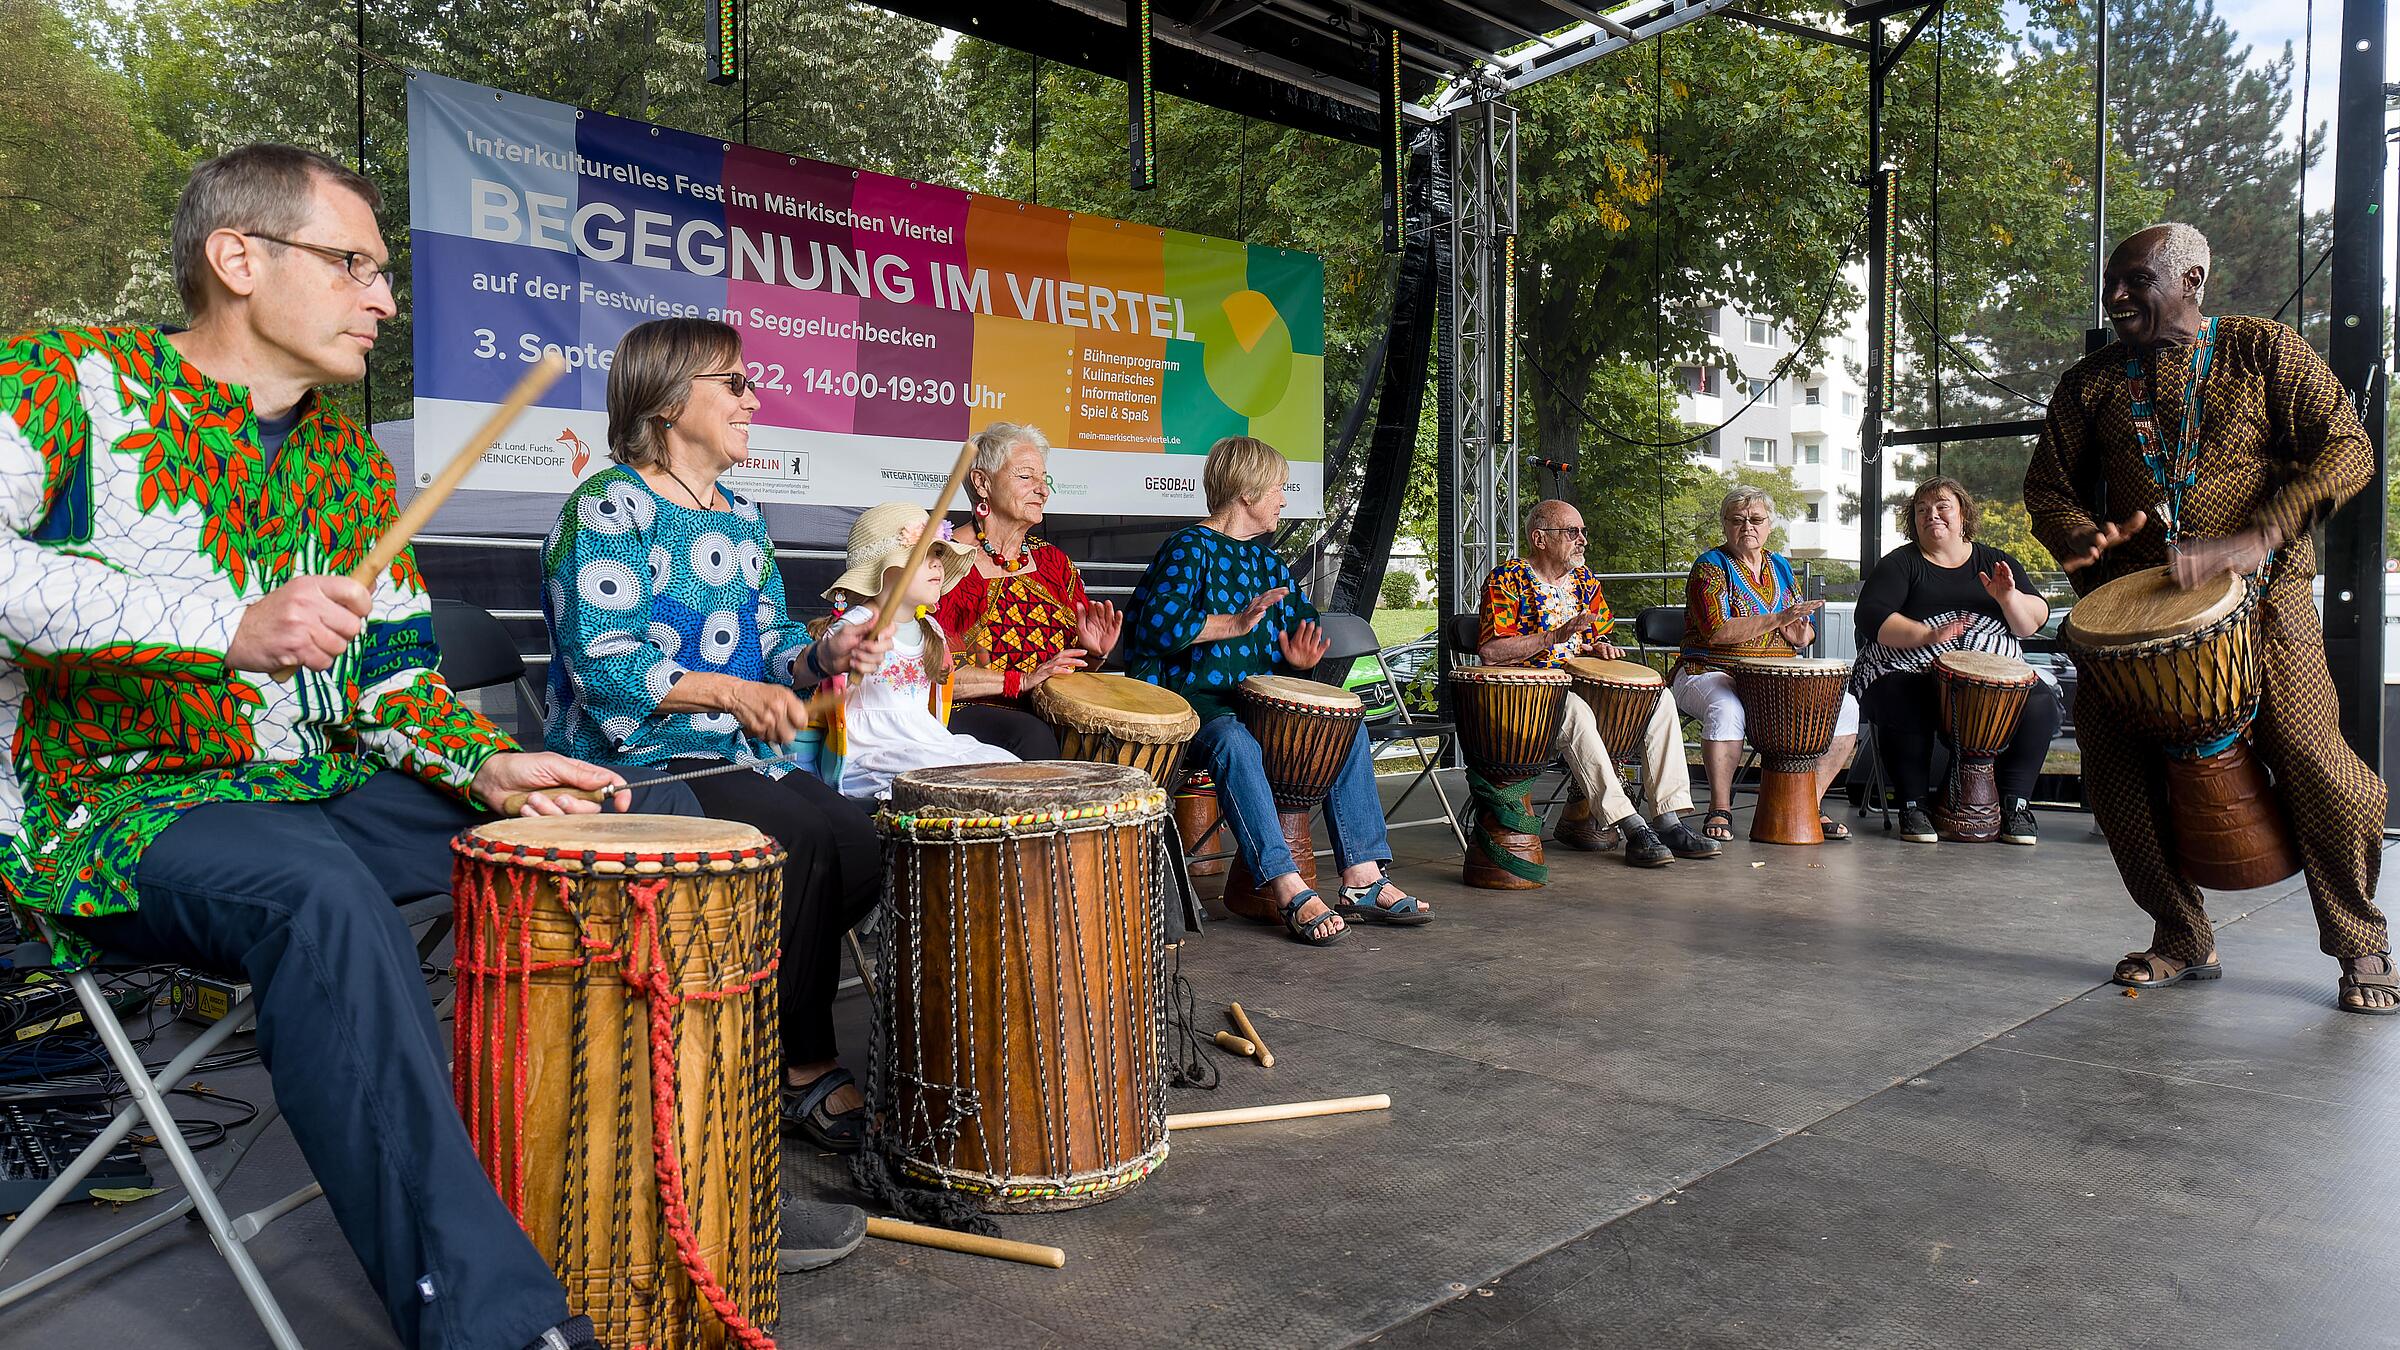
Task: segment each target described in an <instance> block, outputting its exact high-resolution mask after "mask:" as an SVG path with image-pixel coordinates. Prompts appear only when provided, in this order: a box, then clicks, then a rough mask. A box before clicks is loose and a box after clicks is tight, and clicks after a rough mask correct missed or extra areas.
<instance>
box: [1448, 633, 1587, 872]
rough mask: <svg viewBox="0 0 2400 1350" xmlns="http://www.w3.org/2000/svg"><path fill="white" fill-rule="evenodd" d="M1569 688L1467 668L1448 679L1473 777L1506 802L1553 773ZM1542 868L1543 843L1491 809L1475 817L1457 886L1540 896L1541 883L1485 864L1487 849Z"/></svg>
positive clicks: (1561, 678) (1519, 672) (1547, 673)
mask: <svg viewBox="0 0 2400 1350" xmlns="http://www.w3.org/2000/svg"><path fill="white" fill-rule="evenodd" d="M1570 684H1571V681H1570V680H1569V678H1568V676H1567V673H1566V672H1565V671H1563V670H1549V669H1542V668H1538V667H1531V666H1469V667H1465V668H1463V669H1459V670H1453V671H1451V672H1450V703H1451V709H1452V712H1453V714H1454V715H1455V716H1456V718H1457V721H1458V746H1459V750H1460V752H1461V753H1462V754H1464V755H1465V756H1466V760H1467V767H1468V769H1469V771H1471V772H1472V773H1474V774H1475V775H1476V776H1477V777H1479V778H1481V779H1483V780H1484V782H1486V783H1488V784H1490V785H1491V786H1492V787H1494V788H1497V789H1500V790H1501V791H1502V792H1503V793H1504V794H1507V795H1510V796H1514V795H1517V794H1515V793H1513V792H1510V790H1511V789H1514V788H1515V787H1516V786H1517V785H1518V784H1520V783H1523V782H1525V781H1527V780H1529V779H1531V778H1533V777H1535V776H1536V775H1538V774H1540V773H1541V772H1542V770H1543V769H1545V768H1547V767H1549V764H1550V761H1551V759H1552V758H1554V757H1555V749H1554V747H1555V746H1556V744H1557V741H1558V728H1559V724H1560V723H1561V722H1562V721H1564V720H1565V718H1566V712H1567V697H1568V688H1569V686H1570ZM1487 844H1488V845H1490V846H1492V847H1496V848H1498V849H1500V850H1501V851H1502V852H1505V853H1507V854H1509V855H1511V856H1513V857H1515V858H1517V859H1520V860H1522V861H1524V862H1527V863H1532V864H1535V865H1536V866H1540V865H1543V864H1544V863H1545V862H1546V860H1547V855H1546V854H1545V853H1544V851H1543V848H1542V837H1541V835H1539V834H1538V833H1535V832H1533V831H1531V830H1519V829H1512V828H1509V827H1508V826H1507V825H1506V824H1505V823H1503V821H1502V820H1501V819H1500V818H1499V817H1498V816H1495V815H1494V814H1493V812H1492V809H1491V807H1490V805H1489V804H1488V803H1483V804H1478V806H1477V808H1476V811H1475V834H1474V837H1473V838H1471V839H1470V840H1469V841H1468V846H1467V852H1466V857H1465V859H1464V860H1463V861H1462V863H1461V864H1460V869H1459V879H1460V880H1461V881H1463V882H1465V883H1466V884H1467V885H1469V886H1474V887H1477V888H1479V889H1482V890H1494V891H1522V890H1535V889H1539V888H1540V887H1541V886H1542V884H1543V883H1542V882H1540V881H1536V880H1531V879H1529V878H1526V877H1521V876H1518V875H1517V874H1515V873H1513V872H1510V871H1509V870H1507V869H1506V868H1505V867H1502V866H1501V865H1500V864H1498V863H1496V862H1494V861H1493V860H1492V859H1491V858H1490V857H1488V856H1486V854H1485V852H1484V849H1485V846H1486V845H1487Z"/></svg>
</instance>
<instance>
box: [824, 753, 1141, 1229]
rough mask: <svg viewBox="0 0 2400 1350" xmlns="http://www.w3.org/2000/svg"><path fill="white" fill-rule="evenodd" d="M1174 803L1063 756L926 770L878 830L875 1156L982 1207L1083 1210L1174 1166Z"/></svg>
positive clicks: (1102, 767) (1120, 774)
mask: <svg viewBox="0 0 2400 1350" xmlns="http://www.w3.org/2000/svg"><path fill="white" fill-rule="evenodd" d="M1166 817H1167V795H1166V793H1164V792H1162V791H1160V790H1159V787H1158V784H1157V783H1155V782H1153V781H1152V780H1151V778H1150V776H1149V775H1148V774H1145V773H1142V772H1140V771H1139V770H1136V769H1130V768H1125V767H1123V766H1120V765H1112V764H1075V763H1069V762H1064V761H1049V762H1036V763H1025V764H968V765H958V766H954V767H951V768H942V769H919V770H916V771H915V772H912V773H904V774H902V775H900V776H899V777H898V778H895V779H893V780H892V798H891V802H890V804H889V805H888V806H886V807H885V808H884V810H883V811H882V812H881V813H880V814H879V815H877V817H876V821H875V823H876V828H877V829H878V830H879V831H880V832H881V834H882V836H883V841H884V865H885V877H886V882H885V884H886V886H887V887H888V889H887V891H886V895H887V897H888V899H887V901H886V905H887V908H888V915H887V918H886V923H887V925H888V926H887V928H886V929H885V934H884V942H883V957H882V962H881V969H882V975H881V979H880V981H879V986H878V987H880V988H881V989H882V990H883V991H884V997H883V998H882V999H881V1000H880V1001H879V1005H878V1007H877V1010H876V1018H875V1037H874V1050H873V1058H872V1060H871V1067H870V1068H869V1070H868V1074H867V1105H868V1110H867V1120H868V1124H867V1137H866V1145H865V1146H866V1147H867V1148H868V1149H869V1150H871V1151H873V1153H874V1154H875V1155H876V1156H877V1157H878V1158H880V1159H881V1160H882V1161H883V1162H884V1164H885V1165H887V1166H889V1167H891V1168H893V1169H896V1170H897V1171H898V1172H899V1173H900V1175H901V1176H903V1177H905V1178H907V1179H909V1180H912V1181H914V1182H916V1183H919V1184H922V1185H925V1186H930V1187H933V1188H936V1189H940V1190H945V1191H952V1192H956V1193H959V1194H963V1195H965V1196H968V1197H970V1198H971V1199H972V1200H973V1202H974V1203H975V1204H977V1205H979V1206H980V1207H982V1208H984V1209H989V1210H1003V1211H1032V1210H1056V1209H1074V1208H1077V1207H1080V1206H1083V1205H1090V1204H1097V1203H1098V1202H1100V1201H1102V1200H1107V1199H1110V1198H1112V1197H1114V1196H1116V1195H1119V1194H1121V1193H1123V1192H1124V1191H1125V1190H1126V1189H1127V1188H1128V1187H1131V1186H1132V1185H1134V1184H1135V1183H1136V1182H1139V1181H1140V1180H1141V1179H1142V1178H1144V1177H1146V1176H1148V1175H1150V1173H1151V1171H1152V1170H1153V1169H1154V1168H1156V1167H1157V1166H1158V1165H1159V1163H1160V1162H1161V1161H1162V1160H1164V1159H1165V1158H1166V1156H1167V1085H1166V1077H1165V1074H1164V1071H1163V1060H1164V1056H1163V1054H1162V1053H1161V1050H1162V1045H1163V1042H1164V1039H1165V1035H1166V1011H1167V1002H1166V928H1165V922H1164V914H1165V911H1164V910H1162V909H1161V908H1160V907H1159V904H1158V900H1157V897H1158V896H1159V895H1160V894H1161V893H1162V892H1163V891H1164V890H1165V889H1166V881H1165V875H1164V863H1165V851H1164V847H1163V843H1162V841H1161V840H1160V838H1159V831H1160V829H1162V828H1164V823H1165V821H1166Z"/></svg>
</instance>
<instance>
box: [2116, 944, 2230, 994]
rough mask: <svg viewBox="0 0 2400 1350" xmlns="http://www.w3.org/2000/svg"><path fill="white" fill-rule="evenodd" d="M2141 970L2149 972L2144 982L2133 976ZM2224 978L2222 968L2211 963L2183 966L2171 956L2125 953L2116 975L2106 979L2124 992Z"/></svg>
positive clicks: (2150, 953) (2223, 968)
mask: <svg viewBox="0 0 2400 1350" xmlns="http://www.w3.org/2000/svg"><path fill="white" fill-rule="evenodd" d="M2142 970H2146V971H2148V972H2150V974H2149V977H2148V978H2147V979H2143V978H2137V977H2136V974H2135V972H2137V971H2142ZM2224 977H2225V967H2224V966H2223V965H2222V964H2220V963H2218V962H2215V961H2199V962H2195V963H2193V964H2191V965H2188V966H2186V965H2178V964H2177V963H2176V961H2175V958H2174V957H2172V956H2161V955H2159V954H2158V953H2157V952H2127V953H2125V959H2124V960H2122V961H2119V962H2117V969H2116V973H2115V974H2113V975H2111V976H2109V983H2111V984H2121V985H2124V986H2125V987H2126V988H2128V989H2155V988H2157V987H2158V986H2160V985H2162V984H2181V983H2183V982H2184V981H2185V980H2218V979H2223V978H2224Z"/></svg>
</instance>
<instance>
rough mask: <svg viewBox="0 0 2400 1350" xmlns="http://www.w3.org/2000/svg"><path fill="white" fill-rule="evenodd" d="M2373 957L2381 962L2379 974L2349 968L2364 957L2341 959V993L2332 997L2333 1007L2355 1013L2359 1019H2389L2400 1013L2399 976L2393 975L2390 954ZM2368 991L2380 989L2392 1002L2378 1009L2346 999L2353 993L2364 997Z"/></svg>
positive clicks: (2376, 954)
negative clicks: (2390, 996) (2381, 967)
mask: <svg viewBox="0 0 2400 1350" xmlns="http://www.w3.org/2000/svg"><path fill="white" fill-rule="evenodd" d="M2374 955H2375V956H2376V957H2377V958H2378V959H2380V960H2381V961H2382V962H2383V970H2382V971H2381V972H2380V973H2377V972H2371V971H2370V972H2361V971H2355V970H2352V969H2350V968H2349V963H2350V962H2352V961H2364V960H2366V959H2367V958H2366V957H2363V956H2352V957H2345V958H2343V962H2342V978H2341V982H2340V985H2341V992H2340V994H2337V995H2336V996H2335V997H2334V1001H2333V1006H2335V1007H2337V1008H2339V1009H2341V1010H2342V1011H2343V1012H2346V1013H2357V1014H2359V1015H2360V1016H2361V1017H2390V1016H2392V1015H2393V1014H2394V1013H2400V975H2395V974H2394V973H2393V970H2392V954H2391V953H2390V952H2376V953H2374ZM2369 989H2382V990H2386V991H2389V992H2390V993H2391V995H2392V997H2393V1000H2394V1002H2393V1003H2392V1004H2391V1005H2389V1006H2386V1007H2381V1008H2378V1007H2376V1006H2374V1005H2372V1004H2368V1003H2352V1002H2351V1001H2350V1000H2349V998H2348V997H2346V996H2347V995H2349V994H2351V993H2354V992H2355V993H2358V994H2359V995H2360V996H2361V997H2364V995H2365V991H2367V990H2369Z"/></svg>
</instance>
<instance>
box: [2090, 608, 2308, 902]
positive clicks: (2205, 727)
mask: <svg viewBox="0 0 2400 1350" xmlns="http://www.w3.org/2000/svg"><path fill="white" fill-rule="evenodd" d="M2059 637H2060V639H2061V640H2062V641H2063V642H2064V643H2065V645H2066V648H2067V651H2068V654H2069V655H2071V656H2073V657H2074V658H2075V673H2076V677H2077V678H2078V679H2079V680H2081V681H2082V684H2083V688H2084V689H2085V690H2087V691H2088V694H2087V696H2088V697H2090V698H2092V699H2094V700H2095V702H2094V704H2093V705H2092V706H2091V711H2093V712H2100V713H2103V714H2104V715H2109V716H2116V717H2122V718H2124V719H2125V720H2126V721H2127V722H2128V723H2129V724H2130V725H2132V726H2133V727H2134V729H2135V730H2137V731H2139V732H2141V733H2142V734H2143V735H2145V736H2148V737H2149V738H2150V739H2152V740H2154V741H2156V742H2157V743H2158V746H2159V748H2160V749H2161V750H2163V751H2165V752H2166V757H2167V822H2165V823H2166V824H2167V825H2168V828H2170V829H2171V830H2172V831H2173V832H2174V846H2173V847H2171V848H2169V849H2168V850H2167V856H2168V857H2170V858H2172V859H2173V860H2174V862H2175V865H2176V868H2177V870H2178V871H2180V872H2182V873H2183V876H2184V878H2185V879H2186V880H2188V881H2190V882H2191V883H2192V884H2193V885H2196V886H2207V887H2210V888H2211V889H2215V890H2247V889H2249V888H2251V887H2253V886H2266V885H2271V884H2273V883H2275V882H2278V881H2281V880H2283V879H2284V878H2285V877H2288V876H2290V875H2291V874H2292V873H2294V872H2297V871H2299V870H2300V855H2299V852H2298V850H2297V849H2295V848H2294V847H2293V844H2292V833H2291V826H2290V824H2289V822H2288V821H2286V819H2285V818H2284V814H2283V808H2282V806H2281V805H2280V804H2278V802H2277V801H2276V799H2275V797H2274V794H2273V793H2272V792H2271V791H2270V790H2269V788H2268V783H2267V775H2266V770H2265V769H2264V767H2263V766H2261V765H2260V764H2259V762H2258V760H2257V758H2256V757H2255V756H2253V755H2252V754H2251V753H2250V739H2249V733H2250V719H2251V717H2252V716H2253V715H2254V714H2255V713H2256V712H2257V711H2258V698H2259V692H2260V681H2259V669H2258V663H2259V639H2258V592H2257V591H2256V590H2255V589H2254V588H2253V587H2252V586H2251V585H2250V583H2249V582H2248V581H2246V580H2244V579H2243V578H2241V577H2237V576H2234V575H2232V574H2230V573H2228V574H2225V575H2223V576H2220V577H2217V578H2215V579H2214V580H2211V581H2208V582H2204V583H2202V584H2201V585H2200V586H2198V587H2195V588H2194V589H2192V590H2188V591H2187V590H2184V589H2182V588H2180V587H2178V586H2177V585H2176V584H2175V580H2174V577H2173V575H2172V574H2171V573H2170V572H2169V571H2168V570H2167V569H2166V568H2164V567H2152V568H2146V569H2144V570H2142V571H2139V572H2133V573H2130V574H2128V575H2125V576H2121V577H2118V578H2117V579H2116V580H2114V581H2111V582H2108V583H2106V584H2104V585H2102V586H2100V587H2098V588H2097V589H2095V590H2093V591H2092V592H2091V594H2089V595H2086V596H2084V597H2083V598H2082V599H2081V600H2079V601H2077V602H2076V604H2075V607H2074V608H2073V609H2072V610H2069V611H2068V613H2067V621H2066V623H2065V624H2064V625H2062V626H2061V628H2060V630H2059Z"/></svg>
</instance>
